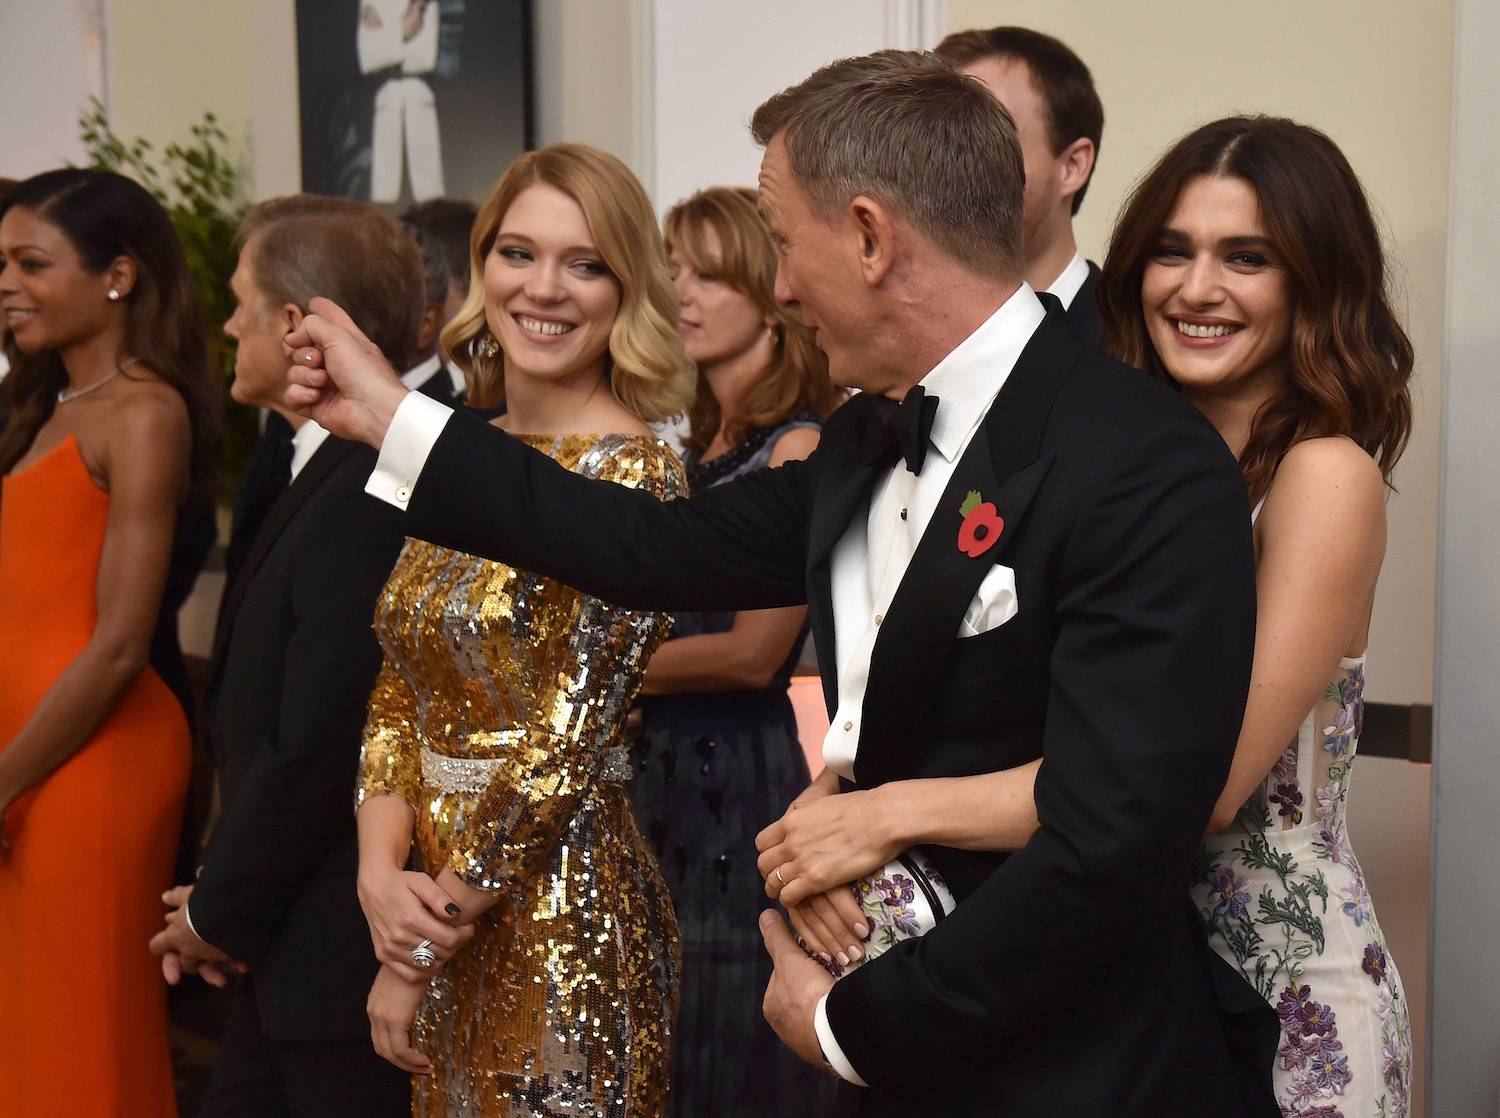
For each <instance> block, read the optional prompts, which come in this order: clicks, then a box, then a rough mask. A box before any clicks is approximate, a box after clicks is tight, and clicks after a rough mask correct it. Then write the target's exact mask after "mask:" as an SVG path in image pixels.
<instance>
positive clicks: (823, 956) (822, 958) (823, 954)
mask: <svg viewBox="0 0 1500 1118" xmlns="http://www.w3.org/2000/svg"><path fill="white" fill-rule="evenodd" d="M818 959H819V961H821V962H824V963H831V962H833V960H832V959H830V958H829V957H828V952H826V951H819V952H818Z"/></svg>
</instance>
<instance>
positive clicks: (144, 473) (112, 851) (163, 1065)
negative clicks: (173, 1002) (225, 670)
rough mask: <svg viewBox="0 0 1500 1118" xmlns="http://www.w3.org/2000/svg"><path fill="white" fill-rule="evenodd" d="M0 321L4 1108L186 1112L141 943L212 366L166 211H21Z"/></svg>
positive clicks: (92, 180)
mask: <svg viewBox="0 0 1500 1118" xmlns="http://www.w3.org/2000/svg"><path fill="white" fill-rule="evenodd" d="M0 307H3V309H4V314H5V325H6V330H7V332H8V337H7V341H6V344H7V348H8V349H9V351H10V357H11V359H12V362H13V364H14V368H13V369H12V370H11V372H10V374H9V375H8V376H7V377H6V378H5V388H4V390H5V397H6V415H7V423H6V425H5V427H4V430H3V432H0V474H3V475H4V479H3V485H0V493H3V497H0V678H3V679H4V683H3V684H0V959H4V960H5V962H4V965H3V966H0V1006H3V1007H4V1012H0V1082H3V1083H4V1084H5V1087H6V1089H5V1092H4V1095H3V1096H0V1114H5V1115H25V1114H43V1113H46V1114H80V1115H81V1114H151V1115H171V1114H175V1113H176V1105H175V1103H174V1101H173V1095H172V1074H171V1068H170V1064H169V1059H168V1048H167V1028H166V1025H167V1022H166V994H165V987H164V986H163V984H162V981H161V975H160V973H159V972H158V970H157V965H156V961H155V960H154V959H153V958H152V957H151V955H150V953H149V952H148V951H147V950H146V942H147V940H149V939H150V938H151V935H152V933H153V932H155V931H156V930H157V929H158V928H159V927H160V926H161V905H160V901H159V900H158V899H157V898H158V895H159V894H160V893H161V891H162V890H163V889H165V888H167V887H168V886H169V885H170V884H171V873H172V864H173V858H174V856H175V854H176V850H177V838H178V831H179V829H180V826H181V819H182V804H183V798H184V796H185V795H186V793H187V780H188V767H189V757H190V726H191V718H190V715H189V713H188V712H189V701H188V691H187V674H186V671H185V669H184V667H183V662H182V655H181V652H180V651H179V649H178V645H177V610H178V607H180V606H181V605H182V602H183V600H184V599H185V598H186V597H187V594H188V591H189V590H190V589H191V588H192V585H193V581H194V580H195V579H196V578H197V575H198V571H199V569H200V568H201V567H202V565H203V560H204V558H205V556H206V554H207V551H208V548H209V546H210V545H211V544H212V542H213V538H214V528H213V508H212V502H211V500H210V490H211V486H212V481H213V469H212V465H211V464H212V462H213V458H214V452H215V444H216V436H217V423H216V421H217V417H218V403H219V396H218V386H217V384H216V382H215V371H214V367H213V364H212V362H211V361H210V359H209V351H208V348H207V339H206V334H205V332H204V330H203V327H202V323H201V321H200V317H199V310H198V302H197V297H196V295H195V293H194V289H193V283H192V277H191V275H190V273H189V272H188V266H187V261H186V260H185V259H184V258H183V254H182V249H181V247H180V246H179V245H178V242H177V238H176V235H175V234H174V232H173V230H172V225H171V222H170V221H169V220H168V218H167V215H166V212H165V211H164V210H163V209H162V208H161V206H160V205H158V204H157V203H156V202H155V201H153V200H152V198H151V196H150V195H149V194H147V193H146V191H145V190H143V189H142V188H141V187H140V186H138V185H137V184H135V183H133V182H131V181H130V180H129V179H126V178H123V177H121V176H120V175H116V174H113V173H111V172H108V171H92V170H64V171H51V172H48V173H46V174H43V175H38V176H36V177H35V178H32V179H28V180H27V181H25V182H23V183H20V184H18V185H17V186H15V187H14V188H12V189H11V190H10V191H9V192H8V193H6V194H5V196H4V198H3V201H0Z"/></svg>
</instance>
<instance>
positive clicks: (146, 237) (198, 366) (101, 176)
mask: <svg viewBox="0 0 1500 1118" xmlns="http://www.w3.org/2000/svg"><path fill="white" fill-rule="evenodd" d="M13 206H25V207H26V208H27V209H29V210H31V211H32V212H33V213H35V214H36V216H37V217H39V218H40V219H41V220H43V221H45V222H47V223H49V224H51V225H54V226H56V227H57V228H58V229H59V230H61V232H62V234H63V235H64V236H65V237H67V238H68V240H69V242H70V243H71V244H72V245H73V247H74V248H75V249H76V250H77V251H78V256H79V259H80V260H81V261H82V264H83V267H84V268H86V269H87V270H89V271H90V272H94V273H96V274H97V273H100V272H103V271H104V270H105V269H106V268H107V267H109V264H110V262H111V261H113V260H115V259H117V258H118V257H121V256H128V257H130V258H131V259H132V260H134V261H135V266H136V280H135V286H134V287H133V288H132V289H131V291H130V294H129V295H128V296H126V299H125V350H126V353H128V354H129V355H130V356H132V357H134V358H136V359H137V360H138V361H140V363H141V364H142V365H144V366H145V367H146V368H148V369H151V370H152V371H153V372H155V373H156V375H157V376H159V377H161V379H162V380H164V381H165V382H166V383H167V384H169V385H171V386H172V387H173V388H174V389H176V390H177V392H178V394H179V395H181V396H182V399H183V402H184V403H185V404H186V405H187V411H188V423H189V426H190V428H191V431H192V452H191V457H190V459H189V482H190V485H191V493H192V496H194V497H206V496H212V495H214V490H215V487H216V480H217V471H216V470H215V466H214V462H215V459H216V458H217V456H218V449H219V429H220V421H221V417H222V411H221V404H220V400H221V397H220V394H219V384H218V374H217V372H216V370H215V368H214V364H213V361H212V359H211V357H210V355H209V349H208V336H207V334H206V333H205V330H204V325H203V316H202V313H201V312H200V310H199V307H198V295H197V291H196V289H195V288H194V286H193V277H192V273H191V272H190V271H189V270H188V264H187V259H186V258H185V257H184V256H183V254H182V246H181V245H180V244H179V243H178V240H177V234H176V232H175V231H174V230H173V229H172V222H171V219H169V218H168V217H167V213H166V211H165V210H163V209H162V208H161V205H160V204H159V203H157V201H156V200H155V199H154V198H152V197H151V195H150V194H148V193H147V192H146V191H145V190H144V189H143V188H142V187H141V186H140V185H139V184H137V183H135V182H133V181H132V180H130V179H128V178H126V177H125V176H123V175H117V174H115V173H114V172H113V171H96V170H84V169H76V168H69V169H67V170H61V171H47V172H45V173H43V174H40V175H36V176H35V177H33V178H29V179H27V180H26V181H24V182H22V183H19V184H17V185H16V186H15V187H13V188H12V189H11V190H10V191H8V192H7V193H6V194H5V195H4V198H3V200H0V218H3V217H4V216H5V213H6V211H8V210H9V209H11V208H12V207H13ZM6 352H7V354H8V356H9V357H10V359H11V362H12V368H11V371H10V375H9V376H7V377H6V378H5V382H4V385H3V388H4V392H5V399H6V405H7V408H6V411H7V420H6V425H5V429H4V431H3V432H0V474H4V473H7V472H8V471H9V470H10V469H11V468H12V467H14V466H15V464H16V463H17V462H19V461H20V460H21V458H22V456H23V455H25V453H26V450H27V448H28V447H30V446H31V443H32V440H34V439H35V438H36V434H37V432H38V431H40V430H41V428H42V425H43V424H45V423H46V422H47V420H48V419H49V418H51V416H52V410H53V408H54V407H56V405H57V393H58V392H59V391H60V390H61V389H63V388H66V387H67V383H68V379H67V373H66V372H65V371H64V369H63V363H62V358H61V357H60V356H59V355H58V353H57V351H56V350H50V349H49V350H43V351H41V352H40V353H21V352H20V351H19V350H18V349H17V347H16V346H15V343H14V339H7V345H6ZM129 375H130V374H128V373H127V374H126V376H129Z"/></svg>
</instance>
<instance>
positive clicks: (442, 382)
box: [417, 361, 464, 408]
mask: <svg viewBox="0 0 1500 1118" xmlns="http://www.w3.org/2000/svg"><path fill="white" fill-rule="evenodd" d="M417 391H418V392H420V393H421V394H422V395H423V396H431V397H432V398H433V399H434V400H436V401H437V402H438V403H440V404H447V405H448V406H449V407H450V408H457V407H462V406H463V402H464V401H463V397H462V396H460V395H459V394H458V393H456V392H454V391H453V378H452V377H450V376H449V375H448V363H447V362H446V361H444V362H443V363H442V364H441V365H439V366H438V371H437V372H435V373H433V374H432V376H430V377H428V378H427V379H426V380H425V381H423V382H422V386H421V387H420V388H418V389H417Z"/></svg>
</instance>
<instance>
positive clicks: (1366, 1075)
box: [777, 117, 1412, 1118]
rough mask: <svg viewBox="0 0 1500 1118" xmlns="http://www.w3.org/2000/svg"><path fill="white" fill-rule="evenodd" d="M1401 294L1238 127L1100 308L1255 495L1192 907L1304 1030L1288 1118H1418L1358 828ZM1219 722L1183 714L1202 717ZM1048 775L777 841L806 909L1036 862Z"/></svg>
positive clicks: (1406, 407) (1302, 148)
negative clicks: (967, 868)
mask: <svg viewBox="0 0 1500 1118" xmlns="http://www.w3.org/2000/svg"><path fill="white" fill-rule="evenodd" d="M1384 276H1385V261H1384V255H1383V252H1382V249H1381V244H1380V238H1379V234H1378V232H1377V230H1376V227H1375V223H1374V221H1373V219H1372V217H1371V214H1370V207H1369V203H1368V201H1367V200H1366V198H1365V195H1364V192H1363V190H1362V188H1361V187H1360V184H1359V180H1358V179H1357V178H1356V177H1355V175H1354V172H1353V171H1352V170H1351V169H1350V167H1349V164H1348V162H1347V160H1345V158H1344V156H1343V154H1342V153H1341V152H1340V151H1339V150H1338V148H1337V147H1336V146H1335V145H1334V144H1333V143H1332V141H1330V140H1329V139H1328V138H1327V137H1326V136H1324V135H1323V134H1322V133H1320V132H1317V131H1316V130H1314V129H1311V128H1307V127H1305V126H1302V125H1298V124H1295V123H1293V122H1291V121H1288V120H1281V119H1277V118H1270V117H1251V118H1245V117H1236V118H1230V119H1226V120H1220V121H1216V122H1214V123H1212V124H1208V125H1205V126H1203V127H1202V128H1199V129H1197V130H1196V131H1194V132H1192V133H1190V134H1189V135H1188V136H1186V137H1184V138H1183V139H1182V140H1180V141H1179V142H1178V143H1177V144H1176V145H1175V146H1174V147H1173V148H1172V149H1171V150H1170V151H1169V152H1168V153H1167V154H1166V155H1165V156H1163V157H1162V159H1161V161H1160V162H1159V163H1158V164H1157V165H1156V167H1154V168H1153V169H1152V170H1151V172H1150V173H1149V174H1147V175H1146V177H1145V178H1144V179H1142V180H1141V182H1140V184H1139V186H1138V187H1137V188H1136V190H1135V192H1134V193H1133V194H1132V196H1131V198H1130V199H1129V201H1128V202H1127V204H1126V206H1125V209H1124V211H1123V213H1122V215H1121V217H1120V220H1119V222H1118V224H1117V226H1116V228H1115V232H1114V236H1113V238H1112V240H1111V245H1110V250H1109V256H1108V259H1107V261H1106V263H1105V266H1104V277H1103V280H1102V282H1101V284H1100V287H1099V303H1100V311H1101V314H1102V316H1103V320H1104V325H1105V330H1106V338H1107V348H1108V349H1109V350H1110V351H1111V352H1112V353H1113V354H1114V355H1115V356H1117V357H1120V358H1122V359H1124V360H1126V361H1128V362H1130V363H1131V364H1133V365H1135V366H1137V367H1139V368H1142V369H1144V370H1145V371H1146V372H1148V373H1150V374H1152V375H1154V376H1157V377H1160V378H1162V379H1164V380H1167V381H1169V382H1170V383H1172V384H1174V385H1175V386H1176V387H1177V388H1178V389H1179V390H1180V391H1181V392H1182V393H1183V395H1184V396H1185V397H1187V399H1189V400H1190V401H1191V402H1192V403H1193V404H1194V405H1195V406H1196V407H1197V408H1198V409H1199V410H1200V411H1201V412H1203V414H1204V415H1205V416H1206V417H1207V418H1208V420H1209V421H1210V422H1211V423H1212V424H1213V425H1214V427H1215V428H1216V429H1217V430H1218V432H1219V434H1220V435H1221V436H1223V438H1224V441H1225V443H1226V444H1227V445H1228V446H1229V448H1230V449H1231V450H1232V451H1233V452H1234V453H1235V455H1236V456H1237V457H1238V459H1239V461H1240V464H1241V466H1242V468H1243V470H1244V473H1245V479H1246V483H1247V486H1248V496H1249V503H1247V506H1246V512H1247V514H1250V515H1252V517H1253V519H1254V538H1255V547H1256V581H1257V592H1258V599H1259V600H1258V607H1257V629H1256V647H1255V661H1254V668H1253V670H1252V676H1251V681H1250V696H1249V701H1248V703H1247V706H1246V711H1245V721H1244V725H1243V728H1242V730H1241V734H1240V740H1239V744H1238V747H1237V749H1236V751H1235V757H1234V763H1233V766H1232V769H1231V772H1230V775H1229V779H1228V782H1227V784H1226V786H1225V789H1224V792H1223V794H1222V795H1221V797H1220V800H1219V803H1218V804H1217V805H1216V807H1215V808H1214V812H1213V817H1212V820H1211V821H1210V823H1209V827H1208V830H1209V836H1208V838H1207V839H1206V840H1205V843H1204V847H1203V856H1202V860H1201V865H1200V868H1199V873H1198V878H1197V880H1196V882H1195V883H1194V884H1193V886H1192V895H1193V898H1194V901H1195V902H1196V904H1197V907H1198V909H1199V911H1200V912H1201V913H1202V916H1203V919H1204V923H1205V926H1206V928H1207V931H1208V935H1209V941H1210V943H1211V944H1212V946H1213V948H1214V950H1215V951H1217V952H1218V953H1219V954H1220V955H1221V956H1223V957H1224V958H1225V959H1227V960H1228V961H1229V962H1231V963H1232V964H1233V965H1235V966H1236V967H1237V968H1238V969H1239V970H1240V972H1241V973H1242V974H1243V975H1244V976H1245V979H1246V980H1247V981H1248V982H1250V983H1251V984H1252V985H1253V986H1254V987H1255V988H1256V989H1257V990H1258V991H1259V992H1260V993H1261V995H1262V996H1263V997H1265V998H1266V1000H1267V1001H1268V1002H1269V1003H1270V1004H1271V1005H1272V1006H1273V1007H1274V1008H1275V1009H1276V1011H1277V1013H1278V1016H1279V1017H1280V1021H1281V1028H1282V1035H1281V1043H1280V1046H1279V1050H1278V1052H1277V1055H1276V1060H1275V1064H1274V1067H1273V1068H1272V1069H1271V1071H1272V1076H1273V1081H1274V1087H1275V1091H1276V1097H1277V1101H1278V1102H1279V1104H1280V1106H1281V1109H1282V1113H1283V1114H1284V1115H1286V1116H1287V1118H1407V1115H1408V1114H1409V1111H1410V1096H1411V1027H1410V1021H1409V1017H1408V1011H1407V1004H1406V996H1405V994H1404V993H1403V991H1402V988H1401V979H1400V976H1399V975H1398V974H1397V971H1396V966H1395V962H1394V961H1393V960H1392V959H1391V956H1390V952H1389V950H1388V948H1387V946H1386V942H1385V937H1384V936H1383V934H1382V933H1381V931H1380V925H1379V923H1378V922H1377V920H1376V919H1375V911H1374V907H1373V905H1372V902H1371V900H1370V894H1369V891H1368V889H1367V888H1366V886H1365V879H1364V874H1363V873H1362V872H1361V870H1360V867H1359V862H1358V861H1357V860H1356V859H1355V857H1354V852H1353V850H1352V849H1351V847H1350V843H1349V835H1348V831H1347V830H1346V828H1345V803H1346V801H1347V797H1348V794H1349V786H1350V776H1351V770H1352V768H1353V763H1354V753H1355V748H1356V746H1357V744H1358V739H1359V731H1360V724H1361V721H1362V715H1363V709H1364V685H1365V674H1364V672H1365V658H1364V652H1365V646H1366V643H1367V640H1368V635H1369V627H1370V613H1371V608H1372V605H1373V602H1374V595H1375V582H1376V578H1377V576H1378V575H1379V572H1380V564H1381V561H1382V559H1383V558H1384V554H1385V502H1384V498H1385V490H1386V488H1387V485H1388V483H1389V479H1390V475H1391V471H1392V469H1393V468H1394V466H1395V464H1396V461H1397V459H1398V458H1399V457H1400V455H1401V451H1402V450H1403V448H1404V447H1405V443H1406V438H1407V434H1408V432H1409V430H1410V423H1411V401H1410V397H1409V394H1408V387H1407V385H1408V380H1409V378H1410V375H1411V368H1412V349H1411V343H1410V342H1409V341H1408V340H1407V337H1406V334H1405V333H1404V332H1403V330H1402V328H1401V326H1400V324H1399V323H1398V322H1397V320H1396V317H1395V315H1394V313H1393V312H1392V310H1391V306H1390V301H1389V298H1388V296H1387V293H1386V291H1385V279H1384ZM1252 506H1253V509H1254V511H1253V513H1252V512H1251V509H1252ZM1195 701H1196V700H1195V697H1194V696H1192V695H1184V696H1183V716H1184V717H1192V716H1193V714H1192V711H1193V708H1194V703H1195ZM1042 763H1045V759H1044V760H1043V762H1042ZM1034 774H1035V765H1029V766H1025V767H1023V768H1018V769H1012V770H1009V771H1007V772H1001V773H992V774H987V775H985V776H976V777H968V778H962V779H958V780H940V781H905V782H901V783H899V784H888V785H885V786H883V787H882V788H878V789H874V790H872V791H868V792H854V793H846V794H844V795H839V796H826V797H823V798H822V799H819V800H816V801H814V802H811V803H808V804H805V805H801V806H800V808H799V810H797V811H795V812H789V813H788V814H787V815H786V816H785V817H784V818H783V819H782V821H781V823H780V824H779V825H778V827H779V830H778V832H777V834H778V836H779V837H780V841H781V844H782V845H781V846H780V847H779V848H778V851H777V860H778V862H786V863H795V865H796V881H795V888H794V889H793V888H791V887H789V888H788V890H787V892H792V893H793V894H794V896H793V898H792V899H793V900H797V901H800V900H802V899H803V898H804V897H805V896H808V895H812V894H815V893H818V892H820V891H823V890H826V889H829V888H833V887H838V886H839V885H840V883H843V882H848V881H852V880H856V879H857V878H859V877H860V876H861V875H863V874H866V873H869V872H871V871H872V870H874V869H875V868H877V867H879V866H881V865H883V864H884V863H885V862H886V861H887V860H888V859H889V858H890V857H892V856H893V855H894V854H895V853H897V852H898V851H900V850H902V849H904V848H905V847H907V846H910V845H915V844H919V843H934V844H938V845H945V846H957V847H967V848H970V849H991V850H993V849H1011V848H1015V847H1019V846H1021V845H1023V844H1024V843H1025V842H1026V840H1027V838H1028V837H1029V836H1030V834H1031V832H1032V831H1033V830H1034V829H1035V827H1036V815H1035V805H1034V803H1033V801H1032V797H1031V784H1032V779H1033V777H1034ZM785 895H786V892H784V893H783V896H785ZM840 933H841V934H843V935H847V934H849V933H848V932H847V931H844V930H842V929H841V930H840ZM839 942H849V941H847V940H843V939H840V940H839Z"/></svg>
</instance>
